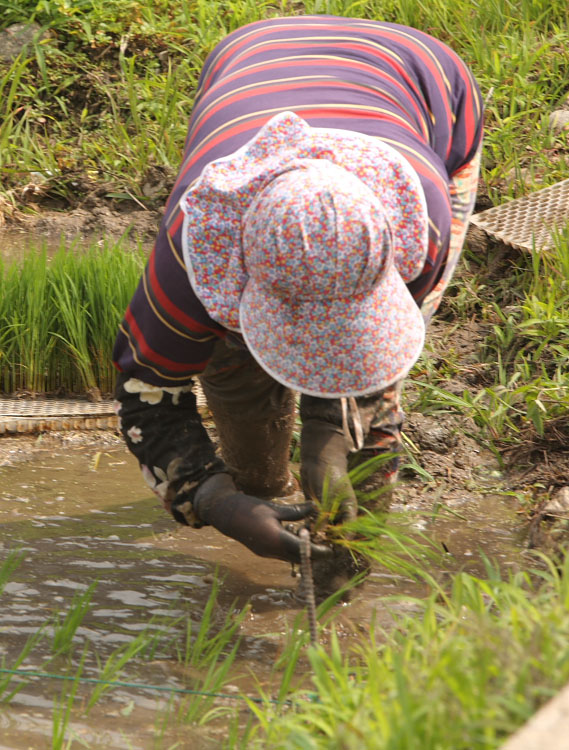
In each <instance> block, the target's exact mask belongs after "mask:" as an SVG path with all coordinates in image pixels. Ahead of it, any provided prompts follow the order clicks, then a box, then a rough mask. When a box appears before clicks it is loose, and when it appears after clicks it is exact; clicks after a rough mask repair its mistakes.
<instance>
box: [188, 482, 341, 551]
mask: <svg viewBox="0 0 569 750" xmlns="http://www.w3.org/2000/svg"><path fill="white" fill-rule="evenodd" d="M193 509H194V512H195V514H196V516H197V517H198V518H199V519H200V520H201V521H203V522H204V523H206V524H210V525H211V526H213V527H215V528H216V529H217V530H218V531H221V533H222V534H225V535H226V536H230V537H231V538H232V539H236V540H237V541H238V542H241V544H244V545H245V546H246V547H248V548H249V549H250V550H251V551H252V552H254V553H255V554H256V555H260V556H261V557H273V558H276V559H278V560H285V561H287V562H293V563H298V562H300V545H301V540H300V539H299V538H298V536H296V534H293V533H292V532H290V531H287V530H286V529H285V528H283V526H282V525H281V524H282V522H292V521H300V520H302V519H303V518H306V517H307V516H309V515H311V514H313V512H314V506H313V504H312V503H301V504H298V505H280V504H277V503H271V502H267V501H265V500H260V499H259V498H256V497H251V496H250V495H245V494H244V493H243V492H239V491H238V490H237V489H236V487H235V484H234V482H233V480H232V478H231V477H230V475H229V474H214V475H213V476H211V477H209V478H208V479H206V480H205V482H203V484H201V485H200V487H199V488H198V490H197V491H196V494H195V495H194V499H193ZM310 554H311V557H312V558H314V559H318V558H322V557H325V556H328V555H329V554H330V548H329V547H326V546H323V545H317V544H311V550H310Z"/></svg>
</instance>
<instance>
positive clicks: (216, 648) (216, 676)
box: [178, 573, 250, 723]
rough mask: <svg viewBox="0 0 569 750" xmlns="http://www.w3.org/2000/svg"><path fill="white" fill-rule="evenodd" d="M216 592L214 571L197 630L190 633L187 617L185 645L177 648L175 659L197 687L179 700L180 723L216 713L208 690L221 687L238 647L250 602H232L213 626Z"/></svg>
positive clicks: (192, 686) (208, 717)
mask: <svg viewBox="0 0 569 750" xmlns="http://www.w3.org/2000/svg"><path fill="white" fill-rule="evenodd" d="M218 592H219V579H218V577H217V573H216V575H215V577H214V581H213V585H212V590H211V592H210V595H209V597H208V600H207V603H206V605H205V607H204V610H203V612H202V613H201V619H200V624H199V628H198V630H197V633H196V634H195V636H193V634H192V622H191V620H188V623H187V626H186V638H185V642H184V646H185V648H184V651H183V652H181V651H178V660H179V661H180V662H181V663H182V664H183V666H184V667H185V669H186V670H187V671H188V673H189V675H191V676H192V683H193V684H191V685H190V686H189V687H191V689H193V690H196V695H194V696H191V697H190V698H187V699H184V700H183V701H182V702H181V704H180V707H179V710H178V716H179V719H180V720H181V721H182V722H183V723H195V722H199V723H205V722H207V721H210V720H212V718H213V717H214V716H215V715H217V710H214V711H213V713H212V703H213V700H214V698H213V696H212V695H210V694H212V693H217V692H219V691H220V690H222V688H223V685H224V684H225V683H226V682H227V680H228V678H229V673H230V670H231V667H232V665H233V663H234V661H235V657H236V655H237V651H238V648H239V638H237V639H236V635H237V633H238V631H239V628H240V626H241V623H242V622H243V620H244V619H245V617H246V616H247V615H248V613H249V611H250V607H249V606H246V607H244V608H243V609H241V610H239V611H236V610H235V608H234V606H231V607H230V608H229V612H228V614H227V615H226V617H225V620H224V621H223V623H222V624H221V626H220V627H219V628H217V627H214V623H213V612H214V609H215V607H216V602H217V596H218Z"/></svg>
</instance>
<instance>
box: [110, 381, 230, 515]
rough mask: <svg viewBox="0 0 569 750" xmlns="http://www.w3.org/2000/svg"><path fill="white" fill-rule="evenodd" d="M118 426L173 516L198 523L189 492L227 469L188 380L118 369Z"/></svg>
mask: <svg viewBox="0 0 569 750" xmlns="http://www.w3.org/2000/svg"><path fill="white" fill-rule="evenodd" d="M115 399H116V410H117V414H118V416H119V418H120V429H121V432H122V434H123V437H124V439H125V442H126V444H127V447H128V448H129V450H130V451H131V453H133V454H134V456H135V457H136V458H137V460H138V462H139V464H140V467H141V470H142V475H143V477H144V479H145V481H146V482H147V484H148V485H149V487H150V488H151V489H152V491H153V492H154V493H155V494H156V495H157V496H158V497H159V498H160V500H161V501H162V502H163V504H164V507H165V508H166V509H167V510H168V511H169V512H170V513H171V514H172V515H173V516H174V518H175V519H176V520H177V521H178V522H179V523H182V524H184V525H189V526H194V527H195V528H199V527H200V526H203V522H202V520H201V519H199V518H197V517H196V515H195V513H194V511H193V505H192V501H193V496H194V494H195V492H196V490H197V488H198V486H199V485H200V484H201V483H202V482H203V481H204V480H205V479H206V478H208V477H210V476H213V475H214V474H217V473H220V472H224V471H225V470H226V468H225V464H224V462H223V461H222V460H221V458H220V457H219V456H217V455H216V453H215V446H214V445H213V443H212V441H211V440H210V438H209V436H208V434H207V432H206V430H205V428H204V426H203V424H202V421H201V418H200V416H199V414H198V411H197V406H196V398H195V396H194V394H193V393H192V391H191V385H186V386H178V387H168V386H166V387H164V388H160V387H159V386H154V385H150V384H148V383H144V382H143V381H141V380H139V379H137V378H132V377H129V376H128V375H126V374H124V373H121V374H120V375H119V377H118V381H117V386H116V390H115Z"/></svg>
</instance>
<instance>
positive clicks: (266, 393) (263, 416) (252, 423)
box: [200, 341, 296, 499]
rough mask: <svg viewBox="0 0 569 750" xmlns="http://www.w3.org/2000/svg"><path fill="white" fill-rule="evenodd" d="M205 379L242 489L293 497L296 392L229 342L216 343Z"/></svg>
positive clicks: (227, 457)
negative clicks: (292, 469) (292, 465)
mask: <svg viewBox="0 0 569 750" xmlns="http://www.w3.org/2000/svg"><path fill="white" fill-rule="evenodd" d="M200 382H201V386H202V389H203V392H204V395H205V397H206V399H207V403H208V407H209V410H210V412H211V415H212V417H213V420H214V422H215V426H216V429H217V432H218V437H219V443H220V447H221V454H222V456H223V459H224V461H225V463H226V464H227V467H228V470H229V472H230V473H231V475H232V476H233V478H234V481H235V484H236V486H237V487H238V489H240V490H242V491H243V492H246V493H247V494H250V495H254V496H255V497H259V498H264V499H271V498H274V497H284V496H287V495H291V494H292V493H293V491H294V489H295V488H296V484H295V482H294V479H293V477H292V474H291V472H290V469H289V453H290V442H291V437H292V429H293V426H294V413H295V401H294V393H293V392H292V391H291V390H289V389H288V388H285V387H284V386H283V385H281V384H280V383H277V381H276V380H274V379H273V378H271V377H270V375H268V374H267V373H266V372H265V371H264V370H263V369H262V367H260V366H259V365H258V364H257V362H256V361H255V360H254V359H253V357H252V356H251V355H250V354H249V352H248V351H247V350H243V349H236V348H234V347H231V346H228V345H227V344H226V342H225V341H220V342H219V344H217V345H216V349H215V351H214V355H213V357H212V359H211V361H210V363H209V364H208V367H207V369H206V370H205V371H204V373H203V374H202V375H201V376H200Z"/></svg>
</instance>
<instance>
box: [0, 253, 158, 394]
mask: <svg viewBox="0 0 569 750" xmlns="http://www.w3.org/2000/svg"><path fill="white" fill-rule="evenodd" d="M143 263H144V252H143V251H142V250H141V249H140V248H138V249H136V250H134V251H133V250H131V249H128V250H127V249H125V247H124V243H120V242H119V243H116V244H111V243H104V244H103V245H102V247H99V246H97V245H91V246H89V247H87V248H85V249H82V248H80V247H79V245H78V243H72V244H71V245H70V246H65V245H64V244H63V243H62V244H61V245H60V247H59V249H58V250H57V251H56V252H55V254H54V255H53V257H51V258H49V257H48V255H47V252H46V250H45V248H42V249H39V250H37V251H35V252H32V253H30V254H29V255H28V256H27V257H26V258H25V259H24V260H23V261H22V262H21V263H12V264H10V265H7V264H5V263H3V262H2V261H1V260H0V391H2V392H3V393H18V392H20V393H21V392H31V393H54V392H65V393H83V392H85V391H90V390H92V389H95V388H98V389H99V390H100V391H101V392H102V393H110V392H111V391H112V390H113V387H114V379H115V373H114V369H113V366H112V362H111V355H112V348H113V343H114V339H115V336H116V332H117V329H118V325H119V323H120V320H121V318H122V316H123V314H124V310H125V309H126V306H127V304H128V302H129V300H130V298H131V296H132V294H133V292H134V289H135V287H136V284H137V281H138V278H139V276H140V272H141V269H142V266H143Z"/></svg>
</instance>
